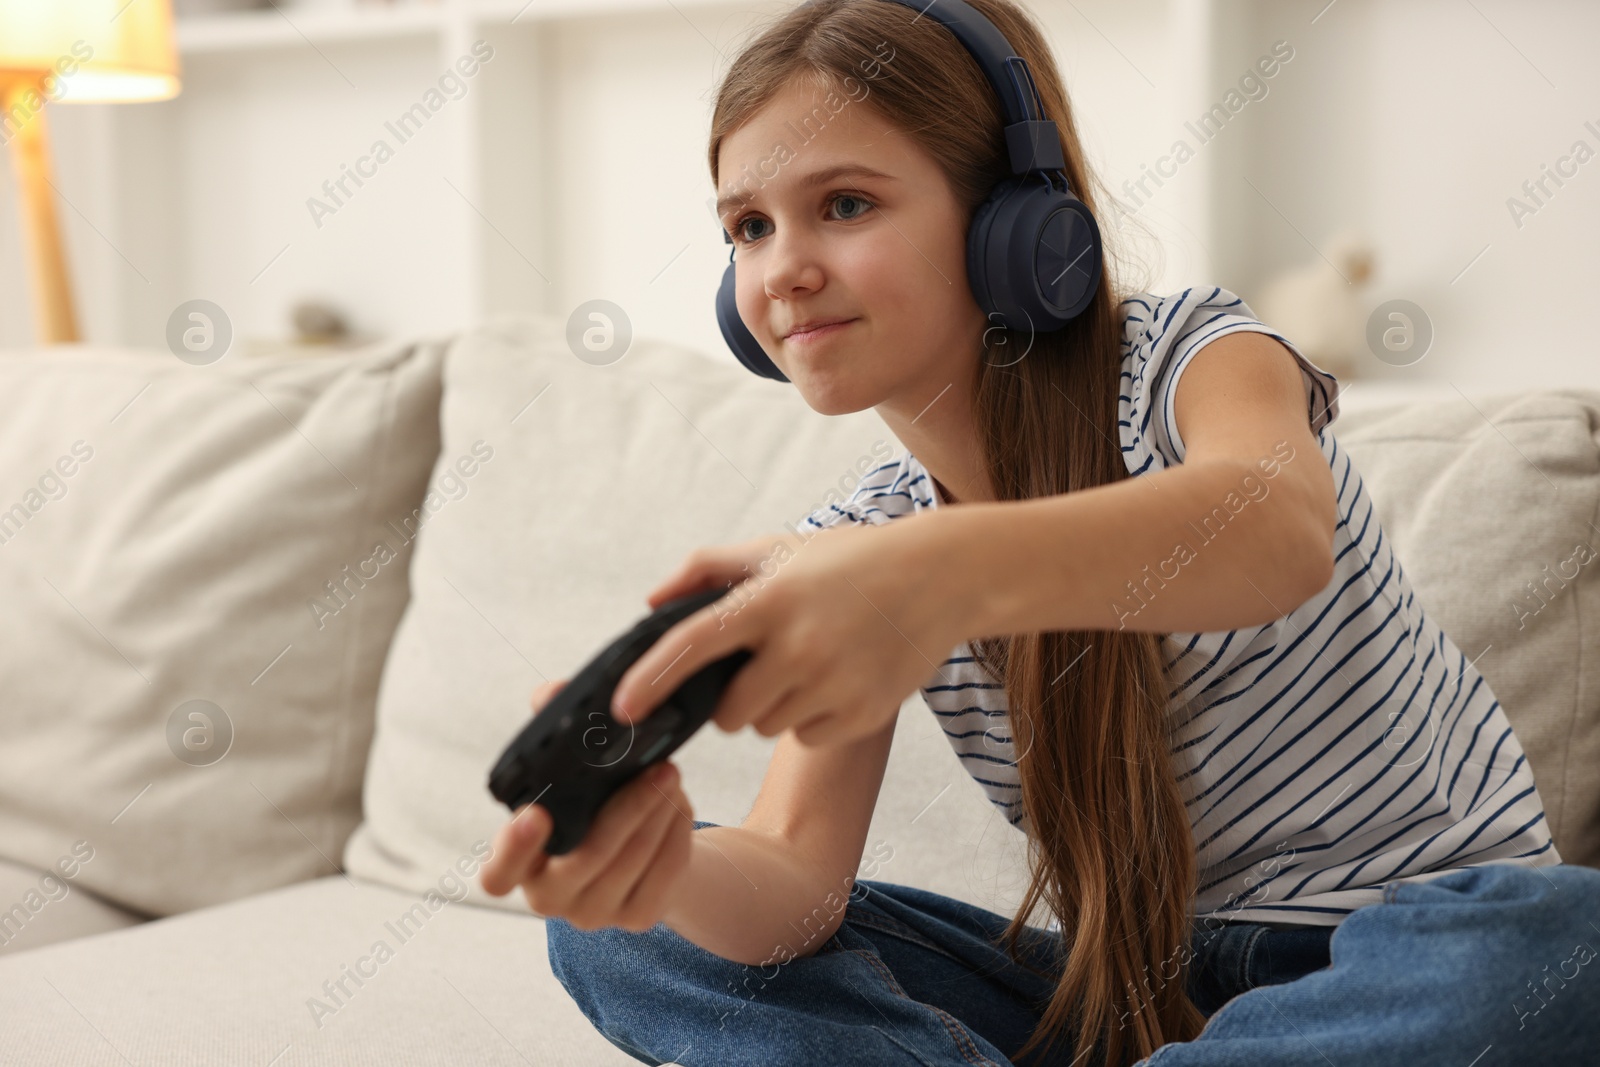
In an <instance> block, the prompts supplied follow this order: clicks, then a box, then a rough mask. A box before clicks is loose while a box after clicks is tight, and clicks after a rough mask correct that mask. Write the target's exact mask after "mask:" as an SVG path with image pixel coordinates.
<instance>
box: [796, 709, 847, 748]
mask: <svg viewBox="0 0 1600 1067" xmlns="http://www.w3.org/2000/svg"><path fill="white" fill-rule="evenodd" d="M794 739H795V740H796V741H798V742H800V743H801V744H802V745H805V746H807V747H808V748H819V747H822V746H825V745H836V744H839V743H840V742H843V741H849V740H853V739H854V738H853V735H852V734H851V733H850V730H849V724H848V723H847V722H845V720H844V718H843V717H842V716H841V715H840V714H839V713H838V712H826V713H824V714H823V715H821V716H820V717H818V718H815V719H812V720H811V721H810V722H808V723H806V724H804V725H802V726H797V727H795V731H794Z"/></svg>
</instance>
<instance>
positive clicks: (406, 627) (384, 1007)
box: [0, 319, 1600, 1067]
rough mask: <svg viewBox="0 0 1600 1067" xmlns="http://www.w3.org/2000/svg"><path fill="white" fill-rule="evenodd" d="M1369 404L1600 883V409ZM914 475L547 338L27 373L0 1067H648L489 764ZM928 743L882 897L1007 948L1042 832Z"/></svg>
mask: <svg viewBox="0 0 1600 1067" xmlns="http://www.w3.org/2000/svg"><path fill="white" fill-rule="evenodd" d="M1342 407H1343V414H1342V415H1341V417H1340V418H1339V420H1338V421H1337V422H1335V424H1334V426H1333V431H1334V433H1335V434H1336V435H1337V436H1338V437H1339V439H1340V441H1341V442H1342V443H1343V444H1344V445H1345V446H1347V447H1348V448H1349V449H1350V451H1351V452H1352V453H1353V454H1354V456H1355V458H1356V461H1357V464H1358V466H1359V467H1360V468H1361V469H1362V470H1363V472H1364V473H1365V475H1366V478H1367V484H1368V488H1369V490H1370V492H1371V493H1372V495H1373V497H1374V499H1375V500H1376V501H1377V505H1378V509H1379V513H1380V516H1381V517H1382V518H1383V520H1384V522H1385V526H1386V528H1387V530H1388V531H1389V534H1390V536H1392V537H1393V538H1394V541H1395V543H1396V545H1397V547H1398V549H1399V551H1400V555H1401V557H1402V559H1403V562H1404V565H1405V568H1406V571H1407V574H1408V575H1409V577H1410V578H1411V580H1412V582H1413V583H1414V585H1415V587H1416V589H1417V593H1418V596H1419V597H1420V598H1421V599H1422V601H1423V602H1424V604H1425V605H1426V606H1427V608H1428V610H1429V611H1430V612H1433V613H1434V614H1435V616H1436V617H1437V618H1438V619H1439V620H1440V621H1441V623H1442V624H1443V626H1444V628H1445V630H1446V631H1447V632H1448V633H1449V634H1450V635H1451V636H1452V637H1453V639H1454V640H1455V641H1456V642H1457V643H1458V644H1459V645H1460V646H1461V648H1462V649H1463V650H1464V651H1465V652H1466V654H1467V655H1468V656H1469V657H1470V658H1476V660H1477V663H1478V666H1479V668H1480V669H1481V670H1482V671H1483V673H1484V674H1485V676H1486V677H1487V678H1488V680H1489V682H1490V684H1491V685H1492V686H1493V687H1494V688H1495V691H1496V693H1497V695H1498V696H1499V697H1500V699H1501V701H1502V703H1503V704H1504V705H1505V707H1506V710H1507V713H1508V714H1509V715H1510V718H1511V720H1512V722H1513V724H1514V726H1515V727H1516V729H1517V731H1518V734H1519V737H1520V738H1521V740H1522V743H1523V745H1524V747H1525V749H1526V750H1527V753H1528V756H1529V759H1530V761H1531V762H1532V764H1533V767H1534V770H1535V774H1536V776H1537V781H1538V785H1539V788H1540V792H1541V795H1542V796H1543V798H1544V800H1545V804H1546V809H1547V812H1548V814H1549V818H1550V822H1551V825H1552V827H1553V830H1554V833H1555V836H1556V841H1557V846H1558V848H1559V850H1560V851H1561V853H1562V856H1563V858H1564V859H1566V860H1567V861H1568V862H1573V863H1586V864H1591V865H1595V864H1600V770H1597V768H1600V689H1597V687H1596V685H1595V682H1596V680H1597V679H1600V675H1597V673H1596V669H1595V668H1596V664H1595V662H1594V657H1595V656H1596V654H1597V653H1600V636H1597V635H1600V626H1597V625H1596V624H1597V622H1600V583H1597V582H1596V580H1595V578H1594V573H1595V571H1596V568H1595V567H1591V566H1588V565H1587V560H1588V559H1591V558H1592V557H1593V555H1594V553H1593V552H1589V551H1586V549H1587V546H1590V545H1593V544H1595V543H1597V540H1600V529H1597V528H1596V527H1595V526H1594V525H1593V524H1594V522H1595V521H1596V513H1597V505H1600V446H1597V440H1596V424H1597V420H1600V394H1597V393H1582V392H1547V393H1537V394H1535V393H1528V394H1517V395H1501V396H1482V395H1476V394H1462V393H1460V392H1458V391H1457V390H1455V389H1454V388H1453V387H1448V386H1446V387H1439V388H1434V389H1428V390H1423V391H1422V392H1421V393H1419V394H1417V395H1409V394H1408V395H1396V394H1394V393H1393V391H1392V390H1391V391H1389V392H1383V391H1379V390H1378V389H1377V388H1376V387H1372V386H1369V385H1367V384H1366V383H1356V384H1354V385H1353V386H1352V387H1351V388H1350V389H1349V391H1348V392H1347V393H1346V394H1345V396H1344V399H1343V401H1342ZM885 444H887V445H888V446H889V447H892V448H893V449H894V450H895V452H896V453H898V451H899V445H898V443H897V442H894V441H893V439H892V438H891V437H890V436H889V435H888V433H887V431H886V430H885V429H884V428H883V427H882V424H881V423H880V422H879V421H878V419H877V417H876V416H875V415H874V414H873V413H872V412H870V411H869V412H864V413H860V414H856V415H851V416H845V417H840V418H833V419H827V418H822V417H820V416H817V415H816V414H815V413H813V412H811V411H810V410H809V409H808V408H806V407H805V405H804V402H803V401H801V400H800V399H799V398H798V396H797V395H796V394H795V393H794V392H793V391H792V389H791V388H789V387H787V386H783V385H778V384H775V383H772V382H767V381H763V380H759V379H756V378H755V377H753V376H752V375H749V374H748V373H746V372H745V371H743V370H740V369H738V368H736V367H734V366H733V365H732V364H731V363H730V362H727V361H722V360H715V359H712V358H710V357H708V356H706V355H704V354H702V353H698V352H693V351H686V350H683V349H679V348H674V347H671V346H668V345H664V344H660V343H652V342H648V341H642V340H641V341H638V342H636V343H635V345H634V346H633V348H632V349H631V350H630V351H629V352H628V353H627V354H626V356H625V357H624V358H623V359H622V360H621V361H619V362H617V363H615V364H612V365H608V366H593V365H590V364H589V363H586V362H583V361H580V360H578V359H576V358H574V357H573V355H572V354H571V353H570V352H569V351H567V349H566V343H565V340H564V323H562V322H560V321H557V320H553V319H550V320H545V319H532V320H505V321H500V322H495V323H492V324H490V325H489V326H487V327H484V328H482V329H479V330H476V331H473V332H470V333H467V334H464V335H462V336H459V337H456V338H451V339H438V340H427V341H420V342H416V343H411V344H395V345H386V346H379V347H375V348H370V349H365V350H362V351H360V352H357V353H353V354H343V355H324V356H316V357H307V358H291V357H287V356H273V357H265V356H263V357H255V358H249V357H241V356H230V357H229V358H227V359H224V360H222V361H221V362H219V363H216V364H213V365H211V366H209V367H194V366H190V365H188V364H185V363H182V362H180V361H178V360H176V359H174V358H172V357H171V356H169V355H167V354H165V353H157V352H127V351H107V350H101V349H94V348H89V347H83V348H77V349H71V350H64V351H57V352H52V353H39V354H21V355H11V356H7V357H4V358H0V445H3V447H0V597H3V603H4V604H5V610H4V611H0V650H3V651H0V724H3V731H4V738H5V743H4V745H3V746H0V909H3V910H0V1018H4V1019H5V1020H6V1036H5V1038H4V1042H3V1048H0V1061H4V1062H7V1063H11V1062H15V1063H42V1062H62V1063H84V1064H92V1063H107V1064H114V1063H127V1062H134V1063H138V1062H151V1063H162V1064H191V1063H192V1064H214V1063H258V1064H273V1065H283V1067H286V1065H289V1064H309V1063H345V1062H373V1063H408V1064H409V1063H484V1064H499V1063H504V1064H514V1063H532V1064H572V1063H580V1062H581V1063H589V1064H598V1063H617V1064H622V1063H631V1062H633V1061H632V1060H630V1059H628V1058H627V1057H625V1056H624V1055H623V1054H622V1053H620V1052H619V1051H617V1050H616V1049H614V1048H613V1047H612V1046H611V1045H610V1044H609V1043H607V1042H606V1041H605V1040H604V1038H602V1037H601V1036H599V1035H598V1034H597V1033H596V1032H595V1031H594V1030H593V1029H592V1028H591V1027H590V1026H589V1025H588V1023H587V1022H586V1020H585V1019H584V1018H583V1017H582V1016H581V1015H580V1014H579V1012H578V1011H577V1009H576V1007H575V1006H574V1005H573V1004H572V1003H571V1001H570V1000H569V999H568V997H567V996H566V994H565V992H564V990H562V989H561V987H560V986H559V984H558V983H557V982H556V981H555V980H554V978H553V977H552V975H551V973H550V969H549V965H548V962H547V959H546V955H545V943H544V936H543V926H542V923H541V921H540V920H539V919H537V918H535V917H534V916H532V915H531V914H529V913H528V911H527V908H526V904H525V903H524V902H523V900H522V899H521V897H520V895H518V894H512V895H511V896H509V897H506V898H501V899H495V898H490V897H487V896H486V895H485V894H483V892H482V890H481V889H479V887H478V885H477V881H476V872H477V869H478V866H479V865H480V863H481V860H482V857H483V855H484V854H485V853H486V851H487V847H488V842H489V841H490V840H491V839H492V836H493V833H494V831H495V829H496V828H497V827H498V826H499V824H500V822H501V821H502V820H503V818H504V814H505V813H504V811H503V809H501V808H500V807H499V806H498V805H497V804H496V803H495V802H494V801H493V799H492V798H491V797H490V796H489V795H488V792H487V790H486V787H485V781H486V778H487V773H488V769H489V765H490V763H491V762H492V760H493V758H494V757H495V755H497V754H498V752H499V751H500V749H501V747H502V746H503V745H504V743H505V742H506V740H507V739H509V737H510V736H511V735H512V734H513V733H514V732H515V731H516V729H517V728H518V727H519V726H520V725H521V723H522V722H523V721H525V719H526V716H527V699H528V694H529V692H530V691H531V690H532V689H533V687H534V685H535V684H537V683H538V682H539V681H541V680H543V679H546V678H563V677H567V676H569V675H570V674H571V673H573V672H574V671H575V670H576V669H577V668H578V667H579V666H581V664H582V663H583V662H584V661H585V660H586V659H587V658H588V657H589V656H590V655H592V654H593V652H594V651H596V650H597V649H598V648H599V647H600V646H601V645H603V644H604V643H605V642H606V641H608V640H609V639H610V638H611V637H613V636H615V635H616V634H617V633H618V632H619V631H620V630H622V629H623V628H625V627H626V626H627V625H629V624H630V623H631V622H633V621H634V620H635V619H636V618H638V617H639V616H640V615H642V614H643V613H644V610H645V604H644V594H645V591H646V590H647V589H649V588H650V587H652V586H653V585H654V584H656V582H658V581H659V580H660V578H661V577H663V576H664V575H665V574H666V573H667V572H669V571H670V570H672V569H673V568H674V567H675V566H676V565H677V564H678V562H679V561H680V560H681V559H682V557H683V556H684V555H685V554H686V553H687V552H688V551H689V550H691V549H692V548H694V547H695V546H697V545H701V544H707V543H718V542H726V541H733V540H739V539H743V538H746V537H750V536H754V535H756V534H758V533H762V532H767V531H771V530H776V529H780V528H782V527H783V526H784V524H785V523H794V522H798V521H799V520H800V519H801V518H802V517H803V516H804V515H806V514H808V513H809V512H810V511H811V510H812V509H814V508H816V507H820V506H822V505H824V504H825V503H826V502H828V501H830V500H834V499H838V498H840V497H842V496H843V495H845V494H847V493H848V492H849V490H850V488H851V487H852V486H853V485H854V484H855V480H856V477H857V475H858V472H859V471H862V470H865V469H867V468H868V467H870V466H872V465H875V464H876V463H877V462H878V459H877V457H879V456H881V455H882V454H883V448H884V446H885ZM1580 561H1581V562H1580ZM1528 583H1545V584H1544V585H1543V586H1542V587H1541V588H1542V589H1543V590H1544V591H1543V592H1542V594H1539V595H1535V593H1534V592H1533V587H1532V586H1530V585H1529V584H1528ZM903 711H904V712H905V714H903V715H902V716H901V719H900V722H899V725H898V728H897V730H898V732H897V734H896V739H895V745H894V750H893V754H892V757H891V761H890V767H889V770H888V774H887V778H886V781H885V785H884V790H883V796H882V799H881V800H880V802H879V805H878V809H877V811H876V814H875V817H874V820H873V824H872V829H871V837H870V839H869V842H870V843H871V844H872V846H873V848H872V849H870V850H869V853H870V855H872V856H873V857H874V859H873V869H872V870H871V871H870V872H866V871H864V872H863V874H864V876H870V877H874V878H878V879H883V880H889V881H898V882H907V883H912V884H917V885H921V886H925V887H928V888H930V889H934V890H936V891H939V892H942V893H947V894H949V895H952V896H957V897H960V898H962V899H966V900H970V901H973V902H975V903H978V904H981V905H984V906H986V907H990V908H993V909H994V910H997V911H1002V912H1009V911H1010V910H1011V909H1012V907H1013V906H1014V905H1015V903H1016V901H1017V900H1018V899H1019V896H1020V893H1021V890H1022V887H1023V880H1024V875H1025V871H1024V867H1023V852H1022V840H1021V836H1020V835H1019V834H1017V833H1016V832H1015V831H1014V830H1012V829H1011V828H1010V827H1009V826H1007V825H1006V823H1005V822H1004V821H1003V820H1002V819H1001V818H1000V817H999V816H998V814H997V813H996V812H995V811H994V810H993V809H991V808H990V807H989V805H988V804H987V802H986V801H985V800H984V798H983V795H982V793H981V791H980V790H979V789H978V788H977V787H976V785H974V784H973V783H972V782H971V781H970V780H969V779H967V777H966V776H965V774H964V773H963V771H962V770H961V768H960V767H959V766H958V764H957V762H956V760H955V758H954V756H953V754H952V753H951V752H950V750H949V747H948V745H947V743H946V742H945V740H944V738H943V737H942V735H941V734H940V733H939V730H938V727H937V724H936V722H935V721H934V717H933V716H932V715H930V714H928V713H927V711H926V709H925V708H923V706H922V703H921V698H920V697H919V696H915V695H913V696H912V697H911V698H909V699H908V700H907V701H906V707H905V708H904V709H903ZM771 744H772V742H770V741H767V740H765V739H762V738H760V737H759V736H757V735H755V734H753V733H752V732H750V731H746V732H745V733H744V734H742V735H735V736H728V735H725V734H723V733H721V732H720V731H717V730H715V729H712V730H708V731H705V732H703V733H702V734H700V735H699V736H697V737H696V738H695V739H694V740H693V741H692V742H691V743H690V744H689V745H688V746H686V747H685V749H684V750H683V751H682V753H681V755H680V757H679V762H680V765H681V766H682V767H683V769H684V773H685V779H686V788H687V791H688V793H689V796H690V797H691V799H692V800H693V802H694V805H695V814H696V816H697V817H699V818H703V819H710V820H712V821H715V822H722V823H736V822H738V821H739V820H740V819H741V818H742V816H743V814H744V813H745V811H746V810H747V807H748V804H749V802H750V800H751V799H752V798H753V797H754V795H755V792H756V789H757V786H758V784H759V781H760V776H761V773H762V769H763V767H764V764H765V760H766V757H767V755H768V753H769V752H770V749H771ZM1041 918H1042V917H1041Z"/></svg>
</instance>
